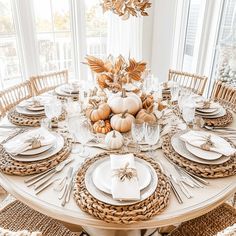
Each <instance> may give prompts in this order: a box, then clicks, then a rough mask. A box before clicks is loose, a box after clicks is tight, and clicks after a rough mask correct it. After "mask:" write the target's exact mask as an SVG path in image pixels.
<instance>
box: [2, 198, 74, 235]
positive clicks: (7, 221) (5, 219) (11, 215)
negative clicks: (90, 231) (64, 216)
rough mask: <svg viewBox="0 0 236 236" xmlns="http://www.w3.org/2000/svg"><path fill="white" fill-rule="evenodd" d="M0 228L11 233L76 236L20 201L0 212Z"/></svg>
mask: <svg viewBox="0 0 236 236" xmlns="http://www.w3.org/2000/svg"><path fill="white" fill-rule="evenodd" d="M0 227H1V228H4V229H8V230H11V231H20V230H28V231H30V232H37V231H38V232H41V233H42V235H43V236H78V235H77V234H76V233H72V232H71V231H69V230H68V229H67V228H65V227H64V226H63V225H62V224H61V223H59V222H58V221H56V220H54V219H52V218H50V217H48V216H45V215H43V214H41V213H39V212H37V211H34V210H33V209H31V208H29V207H28V206H26V205H24V204H23V203H21V202H20V201H14V202H12V203H11V204H9V205H8V206H6V207H5V208H3V210H1V211H0Z"/></svg>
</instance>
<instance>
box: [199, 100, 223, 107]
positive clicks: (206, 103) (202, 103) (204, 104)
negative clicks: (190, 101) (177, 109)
mask: <svg viewBox="0 0 236 236" xmlns="http://www.w3.org/2000/svg"><path fill="white" fill-rule="evenodd" d="M196 108H197V109H219V108H220V104H219V103H216V102H213V101H208V100H206V99H203V100H199V101H197V102H196Z"/></svg>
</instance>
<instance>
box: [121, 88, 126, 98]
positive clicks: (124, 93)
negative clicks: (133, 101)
mask: <svg viewBox="0 0 236 236" xmlns="http://www.w3.org/2000/svg"><path fill="white" fill-rule="evenodd" d="M121 97H122V98H126V97H127V95H126V91H125V89H124V88H122V94H121Z"/></svg>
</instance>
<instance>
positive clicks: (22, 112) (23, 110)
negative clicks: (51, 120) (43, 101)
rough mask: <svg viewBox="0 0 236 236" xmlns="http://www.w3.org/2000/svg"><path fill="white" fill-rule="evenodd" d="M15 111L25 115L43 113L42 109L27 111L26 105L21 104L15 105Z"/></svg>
mask: <svg viewBox="0 0 236 236" xmlns="http://www.w3.org/2000/svg"><path fill="white" fill-rule="evenodd" d="M16 111H17V112H18V113H20V114H22V115H26V116H42V115H45V112H44V110H43V111H29V110H28V109H27V108H26V107H23V106H16Z"/></svg>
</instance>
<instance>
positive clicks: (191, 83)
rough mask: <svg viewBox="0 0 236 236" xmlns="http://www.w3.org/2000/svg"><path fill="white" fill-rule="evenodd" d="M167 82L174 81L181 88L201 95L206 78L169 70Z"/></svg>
mask: <svg viewBox="0 0 236 236" xmlns="http://www.w3.org/2000/svg"><path fill="white" fill-rule="evenodd" d="M168 80H173V81H176V82H178V83H179V84H180V86H181V87H185V88H189V89H191V90H192V91H193V92H194V93H196V94H198V95H202V94H203V92H204V89H205V86H206V82H207V77H206V76H201V75H196V74H190V73H187V72H182V71H176V70H169V75H168Z"/></svg>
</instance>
